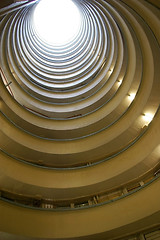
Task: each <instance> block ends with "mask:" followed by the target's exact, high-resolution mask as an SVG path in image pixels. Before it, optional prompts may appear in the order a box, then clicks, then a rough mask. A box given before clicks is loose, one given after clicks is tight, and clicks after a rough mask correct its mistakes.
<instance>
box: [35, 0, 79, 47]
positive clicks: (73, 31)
mask: <svg viewBox="0 0 160 240" xmlns="http://www.w3.org/2000/svg"><path fill="white" fill-rule="evenodd" d="M33 24H34V27H35V30H36V33H37V34H38V36H39V37H40V38H41V39H42V40H43V41H45V42H46V43H48V44H52V45H58V46H60V45H64V44H67V43H69V42H70V41H71V40H73V39H74V37H75V36H76V35H77V34H78V32H79V30H80V25H81V14H80V11H79V9H78V7H77V6H76V4H75V3H74V1H72V0H41V1H40V2H39V3H38V4H37V6H36V8H35V10H34V15H33Z"/></svg>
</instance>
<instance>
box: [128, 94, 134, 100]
mask: <svg viewBox="0 0 160 240" xmlns="http://www.w3.org/2000/svg"><path fill="white" fill-rule="evenodd" d="M135 96H136V94H135V93H129V94H128V97H129V99H130V100H131V101H133V100H134V99H135Z"/></svg>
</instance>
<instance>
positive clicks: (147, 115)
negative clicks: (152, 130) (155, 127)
mask: <svg viewBox="0 0 160 240" xmlns="http://www.w3.org/2000/svg"><path fill="white" fill-rule="evenodd" d="M142 115H143V120H144V122H145V125H146V126H148V125H149V123H150V122H151V121H152V120H153V117H154V115H153V114H152V113H149V112H146V113H144V114H142Z"/></svg>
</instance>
